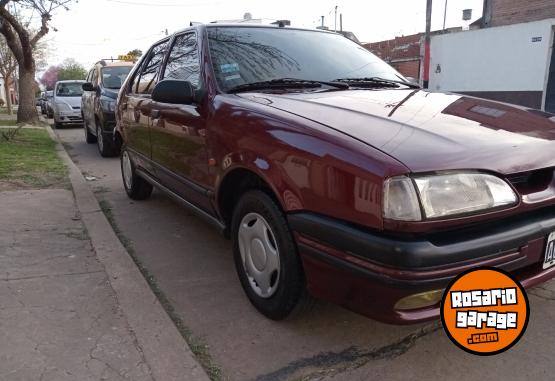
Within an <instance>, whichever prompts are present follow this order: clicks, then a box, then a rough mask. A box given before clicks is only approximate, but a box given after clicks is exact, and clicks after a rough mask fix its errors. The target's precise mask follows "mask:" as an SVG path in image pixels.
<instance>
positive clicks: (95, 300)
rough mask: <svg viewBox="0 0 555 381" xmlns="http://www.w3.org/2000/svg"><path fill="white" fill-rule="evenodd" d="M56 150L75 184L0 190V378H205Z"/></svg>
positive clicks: (88, 191) (78, 175)
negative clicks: (26, 189) (52, 187)
mask: <svg viewBox="0 0 555 381" xmlns="http://www.w3.org/2000/svg"><path fill="white" fill-rule="evenodd" d="M50 133H51V134H52V131H51V130H50ZM58 151H59V154H60V156H61V157H62V159H63V160H65V162H66V163H67V164H68V168H69V177H70V180H71V183H72V187H73V192H72V191H70V190H67V189H45V190H33V191H8V192H0V284H1V285H3V287H1V288H0V380H56V381H57V380H201V381H203V380H208V377H207V375H206V373H205V372H204V370H203V369H202V368H201V366H200V365H199V363H198V362H197V361H196V359H195V358H194V356H193V354H192V353H191V351H190V349H189V347H188V345H187V343H186V342H185V340H184V339H183V337H182V336H181V335H180V333H179V331H178V330H177V328H176V327H175V325H174V324H173V322H172V321H171V320H170V318H169V317H168V315H167V314H166V312H165V311H164V309H163V308H162V306H161V305H160V302H159V301H158V299H157V298H156V296H155V295H154V294H153V292H152V290H151V289H150V288H149V286H148V284H147V282H146V281H145V279H144V278H143V277H142V275H141V273H140V272H139V270H138V269H137V267H136V265H135V264H134V262H133V261H132V260H131V258H130V257H129V255H128V253H127V252H126V250H125V249H124V248H123V246H122V244H121V242H120V241H119V240H118V238H117V237H116V236H115V234H114V231H113V230H112V228H111V226H110V224H109V223H108V221H107V220H106V217H105V216H104V214H103V213H102V211H101V209H100V206H99V205H98V202H97V200H96V198H95V197H94V195H93V194H92V191H91V189H90V188H89V186H88V185H87V184H86V182H85V180H84V178H83V176H82V175H81V173H80V171H79V170H78V169H77V167H76V166H75V165H74V164H73V162H72V161H71V160H70V159H69V157H68V156H67V154H66V152H65V150H64V149H63V148H62V147H61V145H58Z"/></svg>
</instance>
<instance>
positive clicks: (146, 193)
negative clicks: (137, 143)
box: [120, 149, 152, 200]
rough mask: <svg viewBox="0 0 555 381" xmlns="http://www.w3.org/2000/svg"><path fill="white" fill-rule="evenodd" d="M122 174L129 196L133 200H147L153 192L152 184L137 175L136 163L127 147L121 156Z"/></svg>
mask: <svg viewBox="0 0 555 381" xmlns="http://www.w3.org/2000/svg"><path fill="white" fill-rule="evenodd" d="M120 162H121V175H122V177H123V186H124V188H125V192H126V193H127V196H129V198H131V199H133V200H145V199H147V198H149V197H150V195H151V193H152V185H151V184H150V183H149V182H147V181H146V180H145V179H143V178H142V177H141V176H139V175H137V173H136V171H135V165H134V164H133V161H132V160H131V157H130V156H129V152H127V150H126V149H122V151H121V156H120Z"/></svg>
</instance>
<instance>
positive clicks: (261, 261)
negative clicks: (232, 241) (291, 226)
mask: <svg viewBox="0 0 555 381" xmlns="http://www.w3.org/2000/svg"><path fill="white" fill-rule="evenodd" d="M238 240H239V251H240V253H241V261H242V263H243V269H244V270H245V273H246V275H247V278H248V280H249V284H250V286H251V288H252V290H253V291H254V292H255V293H256V294H257V295H258V296H260V297H262V298H269V297H271V296H272V295H273V294H274V293H275V292H276V290H277V287H278V283H279V269H280V266H279V250H278V248H277V245H276V240H275V238H274V233H273V232H272V229H271V228H270V225H269V224H268V222H266V220H265V219H264V218H263V217H262V216H261V215H260V214H258V213H249V214H247V215H246V216H245V217H243V220H242V221H241V224H240V225H239V233H238Z"/></svg>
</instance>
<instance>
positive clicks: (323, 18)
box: [322, 16, 324, 29]
mask: <svg viewBox="0 0 555 381" xmlns="http://www.w3.org/2000/svg"><path fill="white" fill-rule="evenodd" d="M322 29H324V16H322Z"/></svg>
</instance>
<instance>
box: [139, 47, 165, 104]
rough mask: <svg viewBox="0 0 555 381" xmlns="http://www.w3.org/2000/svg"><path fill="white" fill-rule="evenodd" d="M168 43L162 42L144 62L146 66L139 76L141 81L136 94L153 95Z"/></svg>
mask: <svg viewBox="0 0 555 381" xmlns="http://www.w3.org/2000/svg"><path fill="white" fill-rule="evenodd" d="M167 45H168V42H167V41H164V42H162V43H161V44H158V45H156V46H154V47H153V48H152V50H151V51H150V53H149V57H148V59H147V60H145V61H144V65H143V67H142V69H141V73H140V75H139V81H138V83H137V88H136V89H135V92H137V93H138V94H151V93H152V90H153V89H154V85H156V82H157V74H158V69H159V68H160V64H161V63H162V60H163V59H164V55H165V53H166V47H167Z"/></svg>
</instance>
